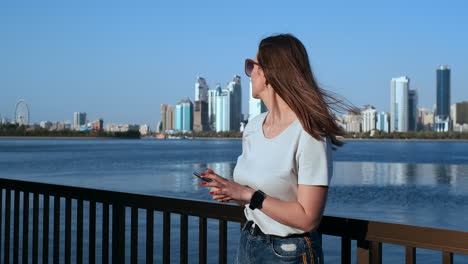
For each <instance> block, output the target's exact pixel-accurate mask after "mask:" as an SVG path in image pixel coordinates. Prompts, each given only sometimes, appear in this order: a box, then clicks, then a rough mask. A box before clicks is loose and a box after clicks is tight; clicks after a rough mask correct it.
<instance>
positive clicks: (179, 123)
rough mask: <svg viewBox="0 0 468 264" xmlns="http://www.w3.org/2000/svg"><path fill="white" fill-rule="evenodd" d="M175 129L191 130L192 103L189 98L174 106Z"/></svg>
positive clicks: (181, 130) (180, 130)
mask: <svg viewBox="0 0 468 264" xmlns="http://www.w3.org/2000/svg"><path fill="white" fill-rule="evenodd" d="M175 130H177V131H179V132H184V133H185V132H189V131H191V130H193V103H192V101H190V99H189V98H187V99H183V100H181V101H180V102H179V103H178V104H177V105H176V107H175Z"/></svg>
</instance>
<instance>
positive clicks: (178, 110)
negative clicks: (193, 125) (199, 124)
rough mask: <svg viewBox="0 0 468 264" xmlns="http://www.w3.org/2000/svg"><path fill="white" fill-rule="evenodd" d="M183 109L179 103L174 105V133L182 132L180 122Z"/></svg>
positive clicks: (181, 123)
mask: <svg viewBox="0 0 468 264" xmlns="http://www.w3.org/2000/svg"><path fill="white" fill-rule="evenodd" d="M182 110H183V107H182V104H181V103H178V104H176V106H175V111H174V112H175V113H174V129H175V130H176V131H182V127H183V122H182V117H183V111H182Z"/></svg>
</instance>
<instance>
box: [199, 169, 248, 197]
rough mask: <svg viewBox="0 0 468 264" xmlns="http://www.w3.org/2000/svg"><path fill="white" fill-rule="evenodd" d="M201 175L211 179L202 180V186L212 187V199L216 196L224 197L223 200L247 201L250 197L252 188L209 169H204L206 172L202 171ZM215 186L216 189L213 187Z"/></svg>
mask: <svg viewBox="0 0 468 264" xmlns="http://www.w3.org/2000/svg"><path fill="white" fill-rule="evenodd" d="M202 176H203V177H205V178H208V179H211V180H212V181H211V182H202V185H203V186H206V187H212V192H210V194H212V195H213V199H215V200H218V199H216V198H218V197H223V196H224V197H226V198H225V200H229V201H230V200H235V201H240V202H242V203H249V202H250V199H251V198H252V195H253V193H254V192H255V190H254V189H252V188H250V187H247V186H244V185H241V184H239V183H237V182H235V181H233V180H230V179H226V178H223V177H221V176H219V175H218V174H216V173H215V172H214V171H213V170H211V169H206V173H202ZM213 188H216V189H217V190H216V189H213Z"/></svg>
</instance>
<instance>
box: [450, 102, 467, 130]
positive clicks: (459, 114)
mask: <svg viewBox="0 0 468 264" xmlns="http://www.w3.org/2000/svg"><path fill="white" fill-rule="evenodd" d="M451 119H452V120H453V124H454V125H456V124H458V125H463V124H468V102H460V103H455V104H453V105H452V106H451Z"/></svg>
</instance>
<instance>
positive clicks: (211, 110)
mask: <svg viewBox="0 0 468 264" xmlns="http://www.w3.org/2000/svg"><path fill="white" fill-rule="evenodd" d="M217 94H221V85H220V84H219V83H218V84H216V88H215V90H208V123H209V125H210V128H211V130H216V95H217Z"/></svg>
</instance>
